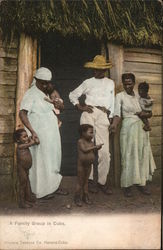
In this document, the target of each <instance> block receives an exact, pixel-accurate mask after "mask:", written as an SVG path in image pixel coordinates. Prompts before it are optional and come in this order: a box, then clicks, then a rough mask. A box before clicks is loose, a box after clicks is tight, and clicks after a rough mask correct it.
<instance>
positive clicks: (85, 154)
mask: <svg viewBox="0 0 163 250" xmlns="http://www.w3.org/2000/svg"><path fill="white" fill-rule="evenodd" d="M79 134H80V139H79V140H78V160H77V176H78V183H77V189H76V194H75V197H74V201H75V204H76V205H77V206H82V200H83V201H84V202H85V203H86V204H91V201H90V200H89V196H88V178H89V175H90V172H91V167H92V164H93V162H94V161H95V151H96V150H99V149H101V148H102V145H103V144H99V145H96V146H95V145H94V143H93V142H92V140H93V137H94V134H93V126H91V125H89V124H82V125H80V128H79Z"/></svg>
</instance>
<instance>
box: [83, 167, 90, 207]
mask: <svg viewBox="0 0 163 250" xmlns="http://www.w3.org/2000/svg"><path fill="white" fill-rule="evenodd" d="M84 170H85V176H84V178H85V180H84V193H83V201H84V202H85V203H87V204H91V203H92V202H91V201H90V199H89V195H88V179H89V176H90V173H91V165H90V166H89V167H86V168H84Z"/></svg>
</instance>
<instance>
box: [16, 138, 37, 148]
mask: <svg viewBox="0 0 163 250" xmlns="http://www.w3.org/2000/svg"><path fill="white" fill-rule="evenodd" d="M33 145H36V142H35V141H34V140H33V139H32V138H31V137H30V139H29V142H28V143H24V144H18V148H19V149H27V148H29V147H31V146H33Z"/></svg>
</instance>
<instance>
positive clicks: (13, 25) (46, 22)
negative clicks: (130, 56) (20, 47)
mask: <svg viewBox="0 0 163 250" xmlns="http://www.w3.org/2000/svg"><path fill="white" fill-rule="evenodd" d="M161 5H162V4H161V1H160V0H46V1H45V0H42V1H36V0H28V1H27V0H26V1H25V0H19V1H11V0H2V1H1V3H0V26H1V28H2V30H3V34H4V35H5V36H6V35H7V36H11V35H12V34H16V35H19V34H20V33H21V32H25V33H27V34H30V35H31V36H37V37H41V35H42V34H45V33H48V32H57V33H61V34H62V35H63V36H66V35H77V36H79V37H81V38H82V39H87V38H88V37H89V36H94V37H95V38H97V39H99V40H104V39H105V40H107V41H112V42H117V43H122V44H128V45H134V46H135V45H136V46H151V45H157V46H158V45H159V46H160V45H161V44H162V36H161V34H162V29H161V18H162V10H161V7H162V6H161Z"/></svg>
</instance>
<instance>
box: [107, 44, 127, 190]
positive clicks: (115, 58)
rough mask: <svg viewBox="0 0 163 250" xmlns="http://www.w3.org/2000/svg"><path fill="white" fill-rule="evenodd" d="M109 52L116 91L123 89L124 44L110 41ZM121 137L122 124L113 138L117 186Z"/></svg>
mask: <svg viewBox="0 0 163 250" xmlns="http://www.w3.org/2000/svg"><path fill="white" fill-rule="evenodd" d="M108 54H109V60H110V61H111V62H112V64H113V67H112V68H111V69H110V78H111V79H112V80H113V81H114V82H115V92H116V93H117V92H119V91H120V90H121V86H122V85H121V76H122V73H123V61H124V59H123V57H124V56H123V46H118V45H114V44H111V43H108ZM119 137H120V126H119V128H118V131H117V133H116V134H115V135H114V138H113V149H112V152H113V156H112V158H113V175H114V183H115V186H116V187H119V185H120V171H121V163H120V145H119Z"/></svg>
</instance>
